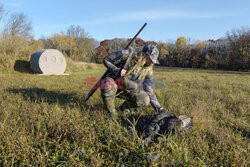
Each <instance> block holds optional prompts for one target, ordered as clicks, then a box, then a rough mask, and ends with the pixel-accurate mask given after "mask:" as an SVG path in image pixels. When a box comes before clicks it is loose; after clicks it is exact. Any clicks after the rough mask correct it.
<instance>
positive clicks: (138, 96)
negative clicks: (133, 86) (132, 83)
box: [120, 90, 150, 111]
mask: <svg viewBox="0 0 250 167" xmlns="http://www.w3.org/2000/svg"><path fill="white" fill-rule="evenodd" d="M149 102H150V99H149V96H148V95H147V93H146V92H145V91H143V90H140V91H133V92H131V93H129V94H128V95H127V98H126V101H125V102H124V103H123V104H122V105H121V106H120V109H121V110H122V111H125V110H131V109H132V108H138V107H144V106H147V105H148V104H149Z"/></svg>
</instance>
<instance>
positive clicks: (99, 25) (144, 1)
mask: <svg viewBox="0 0 250 167" xmlns="http://www.w3.org/2000/svg"><path fill="white" fill-rule="evenodd" d="M0 3H1V4H3V5H4V8H5V10H7V11H9V13H15V12H23V13H24V14H26V15H27V16H28V18H29V19H30V20H32V25H33V34H34V35H35V37H36V38H37V39H38V38H39V37H41V36H42V35H44V36H50V35H51V34H53V33H59V32H61V31H65V30H66V29H67V28H68V27H69V26H70V25H71V24H73V25H80V26H81V27H82V28H84V29H85V30H86V31H87V32H88V33H89V35H91V36H92V37H93V38H95V39H97V40H99V41H100V40H103V39H113V38H116V37H117V38H130V37H133V36H134V35H135V33H136V32H137V31H138V30H139V29H140V27H141V26H142V25H143V24H144V23H145V22H147V23H148V25H147V27H146V28H145V29H144V30H143V32H142V33H141V34H140V36H139V37H140V38H143V39H144V40H154V41H163V42H165V41H166V40H175V39H177V38H178V37H180V36H185V37H190V38H191V39H194V40H198V39H199V40H207V39H218V38H220V37H223V36H225V33H226V32H227V31H228V30H231V29H233V28H240V27H242V26H245V27H248V28H249V27H250V0H154V1H152V0H151V1H148V0H133V1H132V0H126V1H125V0H123V1H119V0H99V1H97V0H96V1H94V0H92V1H91V0H71V1H69V0H42V1H38V0H0Z"/></svg>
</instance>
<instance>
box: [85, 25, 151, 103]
mask: <svg viewBox="0 0 250 167" xmlns="http://www.w3.org/2000/svg"><path fill="white" fill-rule="evenodd" d="M146 25H147V23H145V24H144V25H143V26H142V27H141V29H140V30H139V31H138V32H137V34H136V35H135V36H134V38H133V39H132V40H131V41H130V42H129V43H128V44H127V46H126V47H125V49H128V48H129V46H130V45H131V44H132V43H133V42H134V40H135V39H136V38H137V36H138V35H139V34H140V33H141V31H142V30H143V29H144V27H146ZM125 64H127V62H126V63H125ZM107 74H108V70H106V72H105V73H104V74H103V75H102V76H101V78H100V79H99V80H98V81H97V83H96V84H95V85H94V87H93V88H92V89H91V90H90V91H89V93H88V95H87V96H86V97H85V99H84V100H85V101H88V99H89V98H90V97H91V96H92V95H93V94H94V93H95V91H96V90H97V89H98V88H99V87H100V86H101V82H102V80H103V79H104V78H106V76H107Z"/></svg>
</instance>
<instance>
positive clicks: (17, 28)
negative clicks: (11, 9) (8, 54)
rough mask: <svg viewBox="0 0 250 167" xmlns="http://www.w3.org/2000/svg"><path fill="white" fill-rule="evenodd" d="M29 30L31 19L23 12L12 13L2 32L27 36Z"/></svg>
mask: <svg viewBox="0 0 250 167" xmlns="http://www.w3.org/2000/svg"><path fill="white" fill-rule="evenodd" d="M31 31H32V25H31V21H29V20H28V18H27V16H26V15H24V14H23V13H15V14H12V15H11V16H10V18H9V19H8V21H7V23H6V25H5V27H4V32H5V33H7V34H9V35H12V36H22V37H29V36H31Z"/></svg>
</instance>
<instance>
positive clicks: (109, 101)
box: [102, 96, 117, 120]
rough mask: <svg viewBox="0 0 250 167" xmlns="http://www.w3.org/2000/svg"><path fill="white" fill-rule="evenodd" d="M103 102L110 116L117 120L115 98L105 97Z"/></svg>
mask: <svg viewBox="0 0 250 167" xmlns="http://www.w3.org/2000/svg"><path fill="white" fill-rule="evenodd" d="M102 99H103V102H104V105H105V107H106V110H107V111H108V116H109V117H110V118H111V119H114V120H117V112H116V110H115V97H113V96H109V97H105V96H103V98H102Z"/></svg>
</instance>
